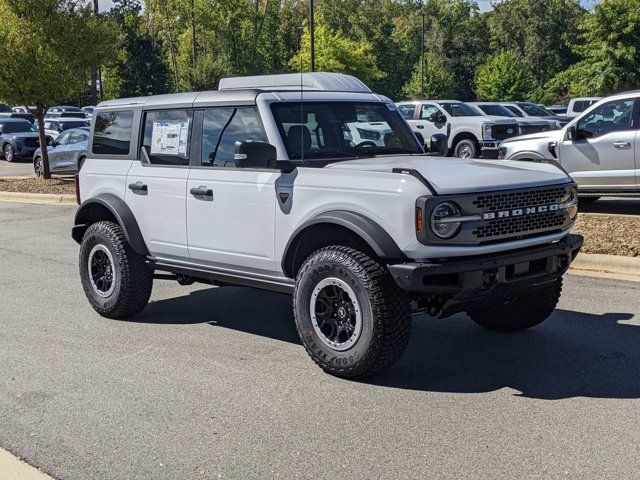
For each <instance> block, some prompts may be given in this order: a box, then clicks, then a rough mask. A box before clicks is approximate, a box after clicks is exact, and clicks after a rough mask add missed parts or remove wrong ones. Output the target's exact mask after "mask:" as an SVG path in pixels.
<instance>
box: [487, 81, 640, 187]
mask: <svg viewBox="0 0 640 480" xmlns="http://www.w3.org/2000/svg"><path fill="white" fill-rule="evenodd" d="M639 99H640V94H639V93H638V92H627V93H620V94H617V95H613V96H611V97H607V98H605V99H604V100H601V101H600V102H598V103H596V104H595V105H592V106H591V107H590V108H589V109H587V111H585V112H584V113H582V115H580V116H579V117H577V118H574V119H573V120H572V121H571V122H570V123H569V124H568V125H567V126H566V127H564V128H563V129H562V130H556V131H552V132H545V133H539V134H535V135H526V136H523V137H518V138H514V139H510V140H507V141H505V142H503V143H502V144H501V146H500V152H499V158H504V159H508V160H533V161H550V162H558V163H559V164H560V165H561V166H562V168H564V169H565V170H566V171H567V172H569V173H570V174H571V176H572V177H573V179H574V180H575V181H576V182H577V183H578V187H579V191H580V194H582V195H589V196H592V197H598V196H600V195H603V194H613V193H624V194H635V193H638V175H639V173H640V169H639V166H640V149H639V146H640V144H639V143H638V142H640V137H638V135H637V128H638V127H637V126H638V109H639V108H640V103H639V102H640V100H639Z"/></svg>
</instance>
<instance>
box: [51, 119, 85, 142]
mask: <svg viewBox="0 0 640 480" xmlns="http://www.w3.org/2000/svg"><path fill="white" fill-rule="evenodd" d="M90 126H91V124H90V123H89V121H88V120H87V119H86V118H75V117H72V118H46V119H45V121H44V131H45V133H46V134H47V135H51V136H52V137H53V138H56V137H57V136H58V135H60V134H61V133H62V132H64V131H65V130H69V129H70V128H89V127H90Z"/></svg>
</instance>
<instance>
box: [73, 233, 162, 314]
mask: <svg viewBox="0 0 640 480" xmlns="http://www.w3.org/2000/svg"><path fill="white" fill-rule="evenodd" d="M99 244H100V245H102V246H104V247H106V248H107V250H108V251H109V252H110V254H111V257H112V259H113V263H114V265H113V271H114V272H115V275H114V280H113V283H114V288H113V292H112V293H111V294H110V295H109V296H108V297H106V298H105V297H102V296H100V295H99V294H98V293H97V290H96V288H94V286H93V285H92V281H91V278H90V276H91V272H90V271H89V266H88V262H89V255H90V254H91V251H92V250H93V248H94V247H95V246H96V245H99ZM145 260H146V259H145V257H144V255H140V254H138V253H136V252H135V251H134V250H133V249H132V248H131V246H130V245H129V244H128V243H127V240H126V238H125V236H124V232H123V231H122V228H121V227H120V226H119V225H117V224H116V223H113V222H106V221H105V222H97V223H94V224H93V225H91V226H90V227H89V228H88V229H87V231H86V232H85V234H84V237H83V238H82V243H81V245H80V261H79V267H80V279H81V280H82V287H83V289H84V292H85V294H86V296H87V299H88V300H89V303H91V306H92V307H93V308H94V310H95V311H96V312H98V313H99V314H100V315H102V316H103V317H106V318H113V319H121V318H127V317H130V316H133V315H135V314H137V313H139V312H141V311H142V310H143V309H144V307H146V305H147V303H149V297H150V296H151V289H152V287H153V271H152V269H151V268H150V267H149V266H148V265H147V264H146V261H145Z"/></svg>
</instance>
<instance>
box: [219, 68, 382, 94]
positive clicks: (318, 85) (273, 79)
mask: <svg viewBox="0 0 640 480" xmlns="http://www.w3.org/2000/svg"><path fill="white" fill-rule="evenodd" d="M245 89H258V90H270V91H283V90H289V91H290V90H293V91H296V90H316V91H318V90H320V91H325V92H356V93H372V92H371V90H370V89H369V87H367V86H366V85H365V84H364V83H362V82H361V81H360V80H358V79H357V78H356V77H353V76H351V75H344V74H342V73H328V72H310V73H285V74H280V75H257V76H253V77H229V78H223V79H221V80H220V83H219V84H218V90H245Z"/></svg>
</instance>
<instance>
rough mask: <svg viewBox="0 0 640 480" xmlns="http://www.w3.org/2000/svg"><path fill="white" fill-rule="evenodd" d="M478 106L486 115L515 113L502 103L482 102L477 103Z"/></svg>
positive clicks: (508, 115) (509, 115) (512, 115)
mask: <svg viewBox="0 0 640 480" xmlns="http://www.w3.org/2000/svg"><path fill="white" fill-rule="evenodd" d="M478 108H479V109H480V110H482V111H483V112H484V113H486V114H487V115H495V116H496V117H515V116H516V114H515V113H513V112H512V111H511V110H509V109H507V108H505V107H503V106H502V105H494V104H491V105H489V104H484V105H478Z"/></svg>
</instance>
